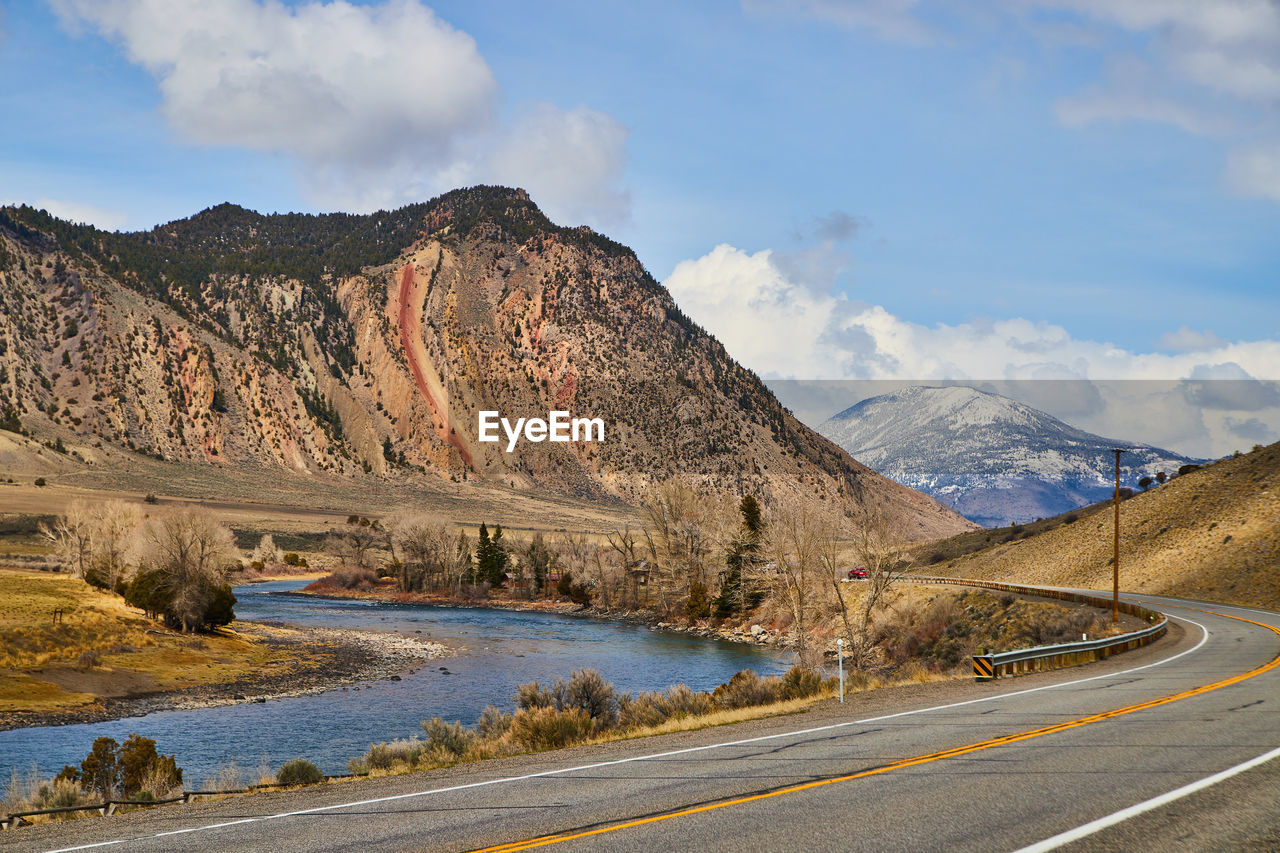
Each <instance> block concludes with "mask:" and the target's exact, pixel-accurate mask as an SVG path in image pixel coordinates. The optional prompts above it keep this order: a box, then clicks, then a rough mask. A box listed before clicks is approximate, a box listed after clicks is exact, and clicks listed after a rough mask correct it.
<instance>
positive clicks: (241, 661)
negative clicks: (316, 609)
mask: <svg viewBox="0 0 1280 853" xmlns="http://www.w3.org/2000/svg"><path fill="white" fill-rule="evenodd" d="M447 653H448V650H447V649H445V647H444V646H442V645H440V644H438V643H432V642H429V641H424V640H421V639H417V638H412V637H403V636H399V635H392V634H380V633H378V632H374V631H359V630H347V629H326V628H315V627H307V628H303V627H296V626H287V625H282V624H275V623H262V624H258V623H252V622H239V621H237V622H234V623H232V625H231V626H229V627H228V628H225V629H222V630H220V631H217V632H215V633H212V634H196V635H192V634H182V633H180V632H177V631H171V630H169V629H167V628H165V627H163V626H162V625H160V624H158V623H155V622H152V621H151V620H148V619H145V618H143V617H142V616H141V615H139V614H138V613H136V612H135V611H133V610H132V609H130V608H129V607H127V606H126V605H125V604H124V602H123V601H122V600H120V599H119V597H117V596H114V595H108V594H105V593H101V592H98V591H96V590H94V589H92V588H90V587H89V586H88V585H87V584H85V583H84V582H83V581H80V580H77V579H75V578H71V577H68V576H66V575H57V574H49V573H32V572H22V571H15V570H3V571H0V730H6V729H14V728H25V727H29V726H47V725H67V724H72V723H86V722H100V721H105V720H113V719H119V718H122V717H130V716H137V715H139V714H146V713H150V712H151V711H157V710H175V709H185V708H198V707H207V706H212V705H226V704H234V703H238V702H254V701H267V700H268V699H275V698H281V697H285V696H297V695H303V694H306V693H317V692H321V691H324V690H330V689H334V688H339V687H343V686H347V687H350V686H354V685H358V684H361V683H364V682H369V681H374V680H379V679H383V678H394V677H397V676H398V675H399V674H400V673H403V672H405V671H407V670H410V669H412V668H413V667H414V666H415V665H416V664H418V663H420V662H424V661H427V660H432V659H435V658H438V657H442V656H444V655H445V654H447Z"/></svg>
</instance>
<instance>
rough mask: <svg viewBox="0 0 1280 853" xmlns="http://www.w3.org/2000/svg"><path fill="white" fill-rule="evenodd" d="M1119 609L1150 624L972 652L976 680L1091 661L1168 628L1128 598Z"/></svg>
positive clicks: (1057, 592) (917, 578) (1087, 598)
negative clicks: (1072, 639)
mask: <svg viewBox="0 0 1280 853" xmlns="http://www.w3.org/2000/svg"><path fill="white" fill-rule="evenodd" d="M901 579H902V580H905V581H909V582H912V583H930V584H939V583H943V584H957V585H960V586H976V587H983V588H985V589H997V590H1001V591H1003V592H1016V593H1021V594H1023V595H1035V596H1038V597H1041V598H1056V599H1059V600H1062V601H1072V602H1076V603H1078V604H1088V605H1091V606H1093V607H1100V608H1103V609H1110V608H1111V603H1112V602H1111V599H1110V598H1103V597H1102V596H1098V595H1088V594H1085V593H1082V592H1071V591H1069V590H1062V589H1042V588H1039V587H1033V586H1022V585H1020V584H1011V583H1000V582H998V581H980V580H972V579H968V578H946V577H935V576H931V575H903V576H902V578H901ZM1120 610H1121V611H1123V612H1124V613H1127V614H1129V615H1130V616H1136V617H1138V618H1140V619H1145V620H1147V621H1148V622H1150V623H1151V624H1150V625H1149V626H1148V627H1146V628H1142V629H1141V630H1138V631H1130V632H1129V633H1127V634H1120V635H1118V636H1115V637H1103V638H1102V639H1098V640H1082V641H1080V642H1074V643H1059V644H1057V645H1052V646H1036V647H1034V648H1030V649H1017V650H1015V651H1011V652H1000V653H997V654H987V655H974V656H973V678H974V680H975V681H990V680H992V679H995V678H999V677H1000V676H1002V675H1022V674H1023V673H1027V672H1041V671H1044V670H1047V669H1059V668H1061V667H1066V666H1077V665H1078V664H1082V663H1090V662H1092V661H1096V660H1101V659H1102V658H1105V657H1109V656H1110V655H1113V654H1118V653H1119V652H1124V651H1128V650H1130V649H1136V648H1139V647H1141V646H1145V645H1147V644H1148V643H1152V642H1155V641H1156V640H1158V639H1159V638H1160V637H1163V636H1164V635H1165V632H1166V631H1168V629H1169V619H1168V617H1166V616H1165V615H1164V614H1163V613H1160V612H1158V611H1155V610H1149V609H1147V608H1146V607H1143V606H1141V605H1139V604H1132V603H1130V602H1127V601H1122V602H1120Z"/></svg>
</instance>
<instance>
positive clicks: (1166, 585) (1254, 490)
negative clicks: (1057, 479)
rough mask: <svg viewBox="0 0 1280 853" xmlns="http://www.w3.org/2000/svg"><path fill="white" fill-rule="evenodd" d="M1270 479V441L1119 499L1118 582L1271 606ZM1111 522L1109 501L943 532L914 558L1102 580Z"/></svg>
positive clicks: (1276, 544)
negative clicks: (992, 527) (987, 527)
mask: <svg viewBox="0 0 1280 853" xmlns="http://www.w3.org/2000/svg"><path fill="white" fill-rule="evenodd" d="M1278 485H1280V443H1277V444H1272V445H1269V446H1267V447H1263V448H1259V449H1257V450H1255V451H1253V452H1252V453H1247V454H1244V455H1242V456H1239V457H1236V458H1233V459H1227V460H1224V461H1222V462H1218V463H1216V464H1213V465H1210V466H1207V467H1205V468H1203V469H1201V470H1199V471H1193V472H1191V473H1189V474H1186V475H1184V476H1182V477H1176V478H1174V479H1173V480H1171V481H1169V482H1168V483H1166V484H1165V485H1163V486H1160V487H1157V488H1154V489H1152V490H1151V491H1149V492H1143V493H1140V494H1137V495H1135V496H1134V497H1133V498H1131V499H1129V500H1127V501H1124V502H1123V503H1122V504H1121V508H1120V531H1121V537H1120V549H1121V551H1120V571H1121V576H1120V587H1121V589H1122V590H1127V591H1133V592H1148V593H1158V594H1166V595H1176V596H1184V597H1187V598H1199V599H1206V600H1209V601H1221V602H1224V603H1231V604H1248V605H1256V606H1261V607H1267V608H1273V609H1275V608H1280V492H1278V491H1277V486H1278ZM1111 528H1112V517H1111V508H1110V505H1102V506H1095V507H1092V508H1089V509H1085V510H1077V511H1075V512H1072V513H1067V514H1065V515H1062V516H1058V517H1056V518H1054V519H1048V520H1046V521H1044V522H1039V523H1037V524H1036V525H1027V526H1026V527H1025V528H1023V529H1020V530H1018V531H1017V532H1016V533H1015V532H1013V530H1012V529H1006V530H1003V531H979V532H977V533H973V534H965V536H963V537H953V538H952V539H950V540H946V541H944V542H941V543H935V544H933V545H930V546H928V548H927V550H926V551H925V552H924V553H922V555H921V556H922V559H921V561H920V562H921V563H922V564H928V563H929V561H930V560H931V559H935V560H937V562H935V563H934V564H932V565H926V568H925V569H924V570H925V571H928V572H931V573H934V574H943V575H951V576H956V577H974V578H985V579H991V580H1005V581H1020V582H1026V583H1042V584H1053V585H1058V586H1083V587H1091V588H1095V589H1109V588H1110V586H1111V554H1112V539H1111V537H1112V530H1111ZM987 540H989V541H990V544H986V542H987ZM975 546H985V547H980V550H976V551H974V550H973V548H974V547H975ZM969 551H972V553H966V552H969Z"/></svg>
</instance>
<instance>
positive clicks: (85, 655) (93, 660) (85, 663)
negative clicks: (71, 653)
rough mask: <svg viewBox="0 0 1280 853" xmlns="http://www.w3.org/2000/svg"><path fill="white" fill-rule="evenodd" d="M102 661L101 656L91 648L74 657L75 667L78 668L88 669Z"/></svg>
mask: <svg viewBox="0 0 1280 853" xmlns="http://www.w3.org/2000/svg"><path fill="white" fill-rule="evenodd" d="M101 662H102V656H101V655H99V654H98V653H97V652H96V651H94V650H93V649H85V650H84V651H83V652H81V653H80V656H79V657H77V658H76V668H77V669H80V670H86V671H87V670H90V669H93V668H94V667H95V666H97V665H98V664H99V663H101Z"/></svg>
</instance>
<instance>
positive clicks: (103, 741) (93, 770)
mask: <svg viewBox="0 0 1280 853" xmlns="http://www.w3.org/2000/svg"><path fill="white" fill-rule="evenodd" d="M119 746H120V745H119V744H118V743H116V740H115V738H109V737H100V738H98V739H97V740H95V741H94V742H93V748H92V749H91V750H89V754H88V755H86V756H85V759H84V761H82V762H80V780H81V782H82V783H83V784H84V788H85V790H86V791H97V792H98V793H100V794H102V796H103V797H104V798H105V799H110V798H111V797H113V796H114V795H115V792H116V789H117V788H118V787H119V786H120V764H119V762H118V761H117V758H116V756H117V750H118V749H119Z"/></svg>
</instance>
